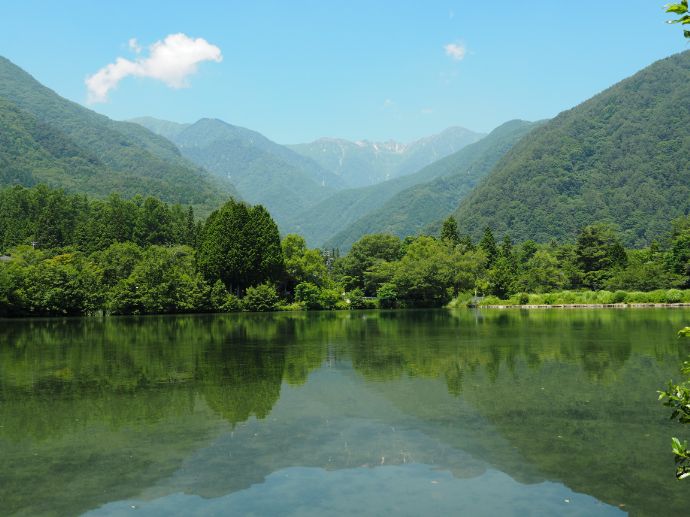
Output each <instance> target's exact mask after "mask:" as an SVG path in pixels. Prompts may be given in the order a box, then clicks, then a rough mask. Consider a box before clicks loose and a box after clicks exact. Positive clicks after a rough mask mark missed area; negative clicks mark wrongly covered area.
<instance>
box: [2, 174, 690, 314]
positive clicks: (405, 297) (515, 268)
mask: <svg viewBox="0 0 690 517" xmlns="http://www.w3.org/2000/svg"><path fill="white" fill-rule="evenodd" d="M0 251H2V253H4V254H3V255H2V256H1V257H0V314H2V315H6V316H27V315H84V314H99V313H106V314H154V313H181V312H217V311H239V310H252V311H271V310H277V309H284V310H304V309H307V310H314V309H325V310H331V309H363V308H378V307H380V308H395V307H441V306H444V305H446V304H448V303H449V302H450V301H451V300H453V299H456V300H460V301H461V302H464V301H466V300H468V299H470V298H472V297H474V296H484V297H485V298H484V299H485V300H493V301H500V300H503V301H505V300H508V301H513V302H515V303H517V302H520V303H522V302H526V301H527V300H529V299H530V297H534V296H541V297H542V298H545V299H546V303H555V302H554V300H555V299H556V298H554V296H560V297H563V296H566V295H565V294H563V293H580V294H578V296H580V297H582V296H584V295H583V294H582V293H596V294H595V295H591V296H590V298H589V299H591V301H597V302H599V303H612V302H614V301H619V302H622V301H636V300H634V299H633V298H634V296H638V295H636V294H635V293H656V294H654V296H656V297H657V298H658V300H656V301H662V302H674V301H675V302H678V301H685V297H687V296H690V294H689V293H686V292H684V291H683V290H682V289H686V288H689V287H690V218H688V217H685V218H682V219H679V220H677V221H675V222H674V224H673V227H672V228H671V229H670V230H669V233H668V235H667V236H666V237H664V238H663V239H660V240H659V242H654V243H652V245H650V246H649V247H647V248H642V249H626V248H625V247H624V246H623V244H622V242H621V239H620V237H619V235H618V234H617V232H616V230H615V228H614V227H612V226H610V225H606V224H595V225H590V226H587V227H585V228H583V229H582V231H581V232H580V234H579V236H578V238H577V241H576V242H573V243H567V242H557V241H551V242H548V243H536V242H534V241H525V242H523V243H520V244H514V243H513V242H512V241H511V239H510V237H508V236H506V237H505V238H504V239H503V240H502V241H501V242H497V241H496V239H495V238H494V235H493V232H492V231H491V229H489V228H487V229H486V230H485V231H484V235H483V237H482V239H481V240H480V241H479V242H474V241H473V240H472V239H471V238H470V237H469V236H467V235H464V236H463V235H459V234H458V230H457V222H456V221H455V219H453V218H452V217H450V218H448V219H447V220H446V221H445V222H444V224H443V227H442V230H441V233H440V235H438V236H430V235H421V236H416V237H407V238H405V239H400V238H398V237H395V236H392V235H386V234H373V235H367V236H365V237H363V238H361V239H360V240H359V241H357V242H356V243H355V244H354V245H353V246H352V248H351V250H350V251H349V253H347V254H346V255H344V256H342V257H341V256H339V253H338V251H337V250H329V251H327V252H326V251H324V250H318V249H310V248H308V247H307V246H306V243H305V241H304V239H303V238H302V237H300V236H299V235H294V234H290V235H287V236H285V237H284V238H283V239H282V240H281V237H280V234H279V231H278V228H277V226H276V224H275V222H274V221H273V219H272V218H271V216H270V214H269V213H268V212H267V211H266V209H265V208H263V207H262V206H261V205H256V206H250V205H248V204H245V203H241V202H237V201H235V200H233V199H230V200H229V201H228V202H227V203H226V204H225V205H223V206H222V207H221V208H220V209H218V210H216V211H215V212H213V213H212V214H211V215H210V216H209V217H208V218H206V219H205V220H200V219H198V218H197V217H196V216H195V214H194V211H193V209H192V208H191V207H184V206H181V205H169V204H166V203H164V202H162V201H160V200H158V199H156V198H153V197H147V198H143V197H140V196H136V197H134V198H132V199H123V198H121V197H119V196H117V195H114V194H113V195H111V196H110V197H108V198H106V199H102V200H92V199H89V198H86V197H84V196H80V195H71V194H66V193H65V192H63V191H62V190H55V189H50V188H47V187H45V186H38V187H33V188H24V187H12V188H8V189H5V190H2V191H0ZM621 293H622V294H621ZM588 296H589V295H588ZM549 297H551V302H549V301H548V298H549ZM640 301H642V300H640Z"/></svg>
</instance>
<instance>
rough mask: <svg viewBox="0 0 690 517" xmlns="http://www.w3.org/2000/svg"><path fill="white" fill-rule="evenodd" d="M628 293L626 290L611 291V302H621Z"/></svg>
mask: <svg viewBox="0 0 690 517" xmlns="http://www.w3.org/2000/svg"><path fill="white" fill-rule="evenodd" d="M626 296H628V293H627V292H626V291H616V292H615V293H613V303H623V302H624V301H625V298H626Z"/></svg>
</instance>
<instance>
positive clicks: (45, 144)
mask: <svg viewBox="0 0 690 517" xmlns="http://www.w3.org/2000/svg"><path fill="white" fill-rule="evenodd" d="M0 142H2V148H1V149H0V183H2V184H8V183H20V184H26V185H30V184H33V183H37V182H44V183H47V184H49V185H51V186H54V187H63V188H66V189H68V190H70V191H73V192H81V193H85V194H91V195H96V196H104V195H107V194H109V193H110V192H113V191H117V192H120V193H121V194H123V195H125V196H133V195H135V194H142V195H154V196H157V197H159V198H161V199H163V200H165V201H169V202H179V203H185V204H193V205H197V206H199V207H200V208H202V210H204V211H208V210H210V209H212V208H215V207H216V206H218V205H219V204H220V203H222V202H223V201H224V200H225V199H227V198H228V197H229V196H235V197H238V193H237V191H236V190H235V189H234V187H233V186H232V184H231V183H230V182H229V181H227V180H219V179H217V178H214V177H213V176H212V175H211V174H209V173H208V172H206V171H205V170H203V169H201V168H200V167H198V166H196V165H194V164H192V163H191V162H189V161H188V160H186V159H185V158H183V157H182V156H181V154H180V152H179V151H178V150H177V149H176V148H175V146H174V145H173V144H172V143H170V142H169V141H167V140H165V139H164V138H161V137H160V136H157V135H155V134H153V133H151V132H150V131H148V130H146V129H144V128H143V127H141V126H139V125H136V124H131V123H127V122H116V121H113V120H110V119H109V118H107V117H105V116H103V115H99V114H97V113H95V112H93V111H91V110H88V109H86V108H84V107H82V106H80V105H78V104H76V103H74V102H71V101H68V100H67V99H64V98H62V97H60V96H59V95H57V94H56V93H55V92H53V91H52V90H50V89H48V88H46V87H45V86H43V85H41V84H40V83H39V82H38V81H36V80H35V79H34V78H33V77H31V76H30V75H29V74H28V73H26V72H25V71H23V70H22V69H21V68H19V67H17V66H16V65H14V64H13V63H12V62H10V61H9V60H7V59H5V58H3V57H0Z"/></svg>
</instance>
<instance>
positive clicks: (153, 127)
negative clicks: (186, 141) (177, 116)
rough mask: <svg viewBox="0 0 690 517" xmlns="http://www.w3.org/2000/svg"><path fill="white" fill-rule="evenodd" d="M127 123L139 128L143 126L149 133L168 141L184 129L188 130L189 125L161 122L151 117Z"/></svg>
mask: <svg viewBox="0 0 690 517" xmlns="http://www.w3.org/2000/svg"><path fill="white" fill-rule="evenodd" d="M128 122H134V123H135V124H139V125H140V126H144V127H145V128H146V129H148V130H149V131H153V132H154V133H156V134H157V135H160V136H162V137H164V138H167V139H168V140H172V139H174V138H175V137H176V136H177V135H179V134H180V133H181V132H182V131H183V130H184V129H186V128H188V127H189V126H190V125H191V124H180V123H178V122H171V121H169V120H161V119H157V118H153V117H138V118H133V119H131V120H129V121H128Z"/></svg>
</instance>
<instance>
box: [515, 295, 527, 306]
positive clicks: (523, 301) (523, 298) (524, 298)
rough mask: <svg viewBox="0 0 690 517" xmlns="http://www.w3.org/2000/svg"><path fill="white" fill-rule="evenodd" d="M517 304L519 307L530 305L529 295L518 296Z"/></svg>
mask: <svg viewBox="0 0 690 517" xmlns="http://www.w3.org/2000/svg"><path fill="white" fill-rule="evenodd" d="M517 304H518V305H528V304H529V294H527V293H520V294H518V297H517Z"/></svg>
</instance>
